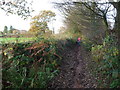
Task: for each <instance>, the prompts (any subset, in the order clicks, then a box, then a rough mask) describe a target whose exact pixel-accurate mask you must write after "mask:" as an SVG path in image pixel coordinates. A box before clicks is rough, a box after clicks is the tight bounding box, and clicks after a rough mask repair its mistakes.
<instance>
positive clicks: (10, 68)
mask: <svg viewBox="0 0 120 90" xmlns="http://www.w3.org/2000/svg"><path fill="white" fill-rule="evenodd" d="M2 48H3V52H2V54H3V56H2V64H3V67H2V73H3V77H2V87H3V88H45V87H46V85H47V83H48V81H49V80H51V79H52V78H53V77H54V76H55V75H56V74H57V73H58V71H59V70H58V62H57V61H59V60H60V59H61V57H60V56H59V55H58V54H57V53H56V49H57V46H56V41H55V40H53V39H51V40H50V39H49V40H45V39H42V40H41V41H39V42H33V43H15V44H3V47H2Z"/></svg>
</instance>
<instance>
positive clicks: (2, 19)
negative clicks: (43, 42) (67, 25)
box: [0, 0, 63, 33]
mask: <svg viewBox="0 0 120 90" xmlns="http://www.w3.org/2000/svg"><path fill="white" fill-rule="evenodd" d="M29 1H30V0H29ZM52 1H54V0H33V3H32V7H33V9H34V10H35V11H34V12H33V13H31V14H32V16H35V15H38V14H39V12H40V11H41V10H51V11H53V12H55V13H56V17H55V19H56V21H54V22H53V23H50V24H49V28H50V29H53V28H54V30H55V33H58V29H59V28H60V27H61V26H63V23H62V17H61V15H60V12H59V11H58V10H57V9H55V8H54V5H53V4H52V3H51V2H52ZM4 26H8V27H10V26H13V27H14V28H16V29H19V30H29V28H30V18H29V19H27V20H23V19H22V18H20V17H19V16H17V15H11V14H10V15H9V16H7V15H6V13H5V12H4V11H3V10H1V9H0V31H3V30H4Z"/></svg>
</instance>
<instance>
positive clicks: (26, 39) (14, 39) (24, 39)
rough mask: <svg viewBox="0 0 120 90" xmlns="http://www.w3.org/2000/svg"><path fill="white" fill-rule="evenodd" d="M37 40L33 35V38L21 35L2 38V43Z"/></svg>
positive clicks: (0, 41) (0, 40) (0, 39)
mask: <svg viewBox="0 0 120 90" xmlns="http://www.w3.org/2000/svg"><path fill="white" fill-rule="evenodd" d="M33 40H35V38H33V37H31V38H25V37H21V38H0V43H16V42H17V43H21V42H28V41H33Z"/></svg>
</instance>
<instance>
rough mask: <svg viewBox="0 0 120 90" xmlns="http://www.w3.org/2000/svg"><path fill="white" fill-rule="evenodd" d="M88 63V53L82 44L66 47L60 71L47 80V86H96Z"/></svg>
mask: <svg viewBox="0 0 120 90" xmlns="http://www.w3.org/2000/svg"><path fill="white" fill-rule="evenodd" d="M89 64H91V63H90V55H89V54H88V53H87V52H86V50H85V49H84V48H83V47H82V46H77V45H72V46H71V47H68V48H67V49H65V51H64V53H63V59H62V63H61V66H60V73H59V74H58V75H57V76H56V77H55V78H53V79H52V80H51V81H50V82H49V84H48V88H96V87H97V83H96V79H95V78H94V77H93V75H92V74H91V72H90V71H92V70H91V68H89V66H88V65H89Z"/></svg>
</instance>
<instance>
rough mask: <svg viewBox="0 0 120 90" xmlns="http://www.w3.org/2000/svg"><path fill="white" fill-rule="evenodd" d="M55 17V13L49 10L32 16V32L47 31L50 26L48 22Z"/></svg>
mask: <svg viewBox="0 0 120 90" xmlns="http://www.w3.org/2000/svg"><path fill="white" fill-rule="evenodd" d="M54 17H55V13H54V12H52V11H49V10H43V11H41V12H40V13H39V14H38V15H36V16H34V17H33V18H32V21H31V23H30V25H31V27H30V30H29V31H31V32H35V33H45V32H46V31H47V30H48V29H49V28H48V23H49V22H50V21H52V20H53V19H54Z"/></svg>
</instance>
